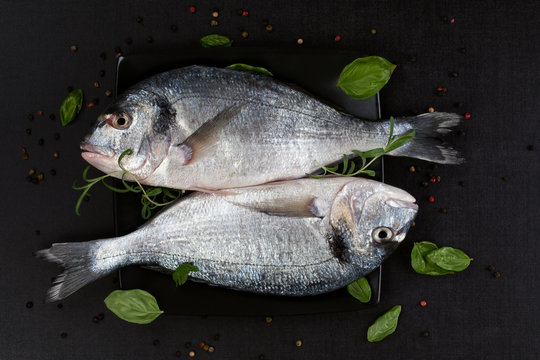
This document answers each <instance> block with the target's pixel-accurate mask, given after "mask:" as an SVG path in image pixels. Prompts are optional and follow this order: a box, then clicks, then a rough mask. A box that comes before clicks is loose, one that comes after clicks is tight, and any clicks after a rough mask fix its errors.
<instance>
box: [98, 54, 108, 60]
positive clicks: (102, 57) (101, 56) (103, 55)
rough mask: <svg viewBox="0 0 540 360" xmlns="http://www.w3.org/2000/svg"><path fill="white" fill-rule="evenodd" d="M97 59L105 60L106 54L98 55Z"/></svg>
mask: <svg viewBox="0 0 540 360" xmlns="http://www.w3.org/2000/svg"><path fill="white" fill-rule="evenodd" d="M99 57H100V58H101V60H105V59H107V54H105V53H104V52H102V53H101V54H99Z"/></svg>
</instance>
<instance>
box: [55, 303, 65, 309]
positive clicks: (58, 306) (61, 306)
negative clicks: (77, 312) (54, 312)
mask: <svg viewBox="0 0 540 360" xmlns="http://www.w3.org/2000/svg"><path fill="white" fill-rule="evenodd" d="M56 307H57V308H59V309H61V308H63V307H64V305H62V304H58V305H56Z"/></svg>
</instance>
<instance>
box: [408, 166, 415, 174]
mask: <svg viewBox="0 0 540 360" xmlns="http://www.w3.org/2000/svg"><path fill="white" fill-rule="evenodd" d="M415 171H416V168H415V167H414V165H411V166H409V172H411V173H413V172H415Z"/></svg>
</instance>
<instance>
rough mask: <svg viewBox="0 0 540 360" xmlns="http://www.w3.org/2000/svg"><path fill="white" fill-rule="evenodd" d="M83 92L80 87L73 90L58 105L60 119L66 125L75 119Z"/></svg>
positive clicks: (80, 106)
mask: <svg viewBox="0 0 540 360" xmlns="http://www.w3.org/2000/svg"><path fill="white" fill-rule="evenodd" d="M82 101H83V92H82V90H81V89H76V90H73V91H72V92H70V93H69V95H68V96H67V97H66V98H65V99H64V101H63V102H62V105H61V106H60V121H61V122H62V126H66V125H67V124H69V123H70V122H72V121H73V119H75V117H76V116H77V114H78V113H79V111H81V108H82Z"/></svg>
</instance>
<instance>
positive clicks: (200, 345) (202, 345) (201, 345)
mask: <svg viewBox="0 0 540 360" xmlns="http://www.w3.org/2000/svg"><path fill="white" fill-rule="evenodd" d="M204 345H206V344H205V343H204V341H201V342H200V343H199V347H200V348H201V349H202V348H203V347H204Z"/></svg>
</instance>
